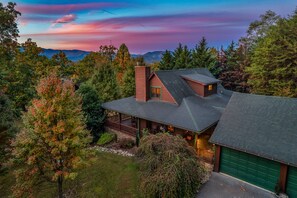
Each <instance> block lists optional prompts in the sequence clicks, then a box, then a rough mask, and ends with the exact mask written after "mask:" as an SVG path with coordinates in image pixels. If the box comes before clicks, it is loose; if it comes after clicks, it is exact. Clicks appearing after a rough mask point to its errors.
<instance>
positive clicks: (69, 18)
mask: <svg viewBox="0 0 297 198" xmlns="http://www.w3.org/2000/svg"><path fill="white" fill-rule="evenodd" d="M75 19H76V15H75V14H67V15H65V16H63V17H61V18H59V19H57V20H56V21H55V22H54V23H55V24H56V23H70V22H72V21H75Z"/></svg>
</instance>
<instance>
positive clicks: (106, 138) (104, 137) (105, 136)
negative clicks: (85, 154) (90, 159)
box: [97, 133, 116, 146]
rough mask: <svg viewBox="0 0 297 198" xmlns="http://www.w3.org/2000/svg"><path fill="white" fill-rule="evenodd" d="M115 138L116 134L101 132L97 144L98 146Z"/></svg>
mask: <svg viewBox="0 0 297 198" xmlns="http://www.w3.org/2000/svg"><path fill="white" fill-rule="evenodd" d="M115 139H116V134H113V133H103V134H102V135H101V137H100V139H99V140H98V142H97V144H99V145H100V146H102V145H104V144H108V143H110V142H112V141H113V140H115Z"/></svg>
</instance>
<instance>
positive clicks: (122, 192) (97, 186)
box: [0, 152, 141, 198]
mask: <svg viewBox="0 0 297 198" xmlns="http://www.w3.org/2000/svg"><path fill="white" fill-rule="evenodd" d="M13 183H14V178H13V176H12V174H11V172H9V173H7V174H6V175H4V176H0V192H1V193H0V194H1V196H0V197H1V198H3V197H10V196H11V190H10V188H11V186H12V185H13ZM138 184H139V173H138V171H137V166H136V164H135V162H134V160H133V158H131V157H123V156H119V155H116V154H111V153H103V152H97V153H96V159H95V161H94V162H93V163H92V165H90V166H89V167H87V168H84V169H82V170H80V171H79V175H78V177H77V178H76V179H75V180H73V181H69V182H67V183H66V184H65V188H64V191H65V192H67V194H68V197H86V198H92V197H94V198H95V197H96V198H97V197H104V198H105V197H106V198H109V197H110V198H113V197H115V198H116V197H121V198H125V197H127V198H128V197H129V198H130V197H131V198H133V197H141V196H140V192H139V191H138ZM56 191H57V189H56V184H55V183H42V184H40V185H39V186H36V187H35V197H43V198H49V197H56V195H57V193H56Z"/></svg>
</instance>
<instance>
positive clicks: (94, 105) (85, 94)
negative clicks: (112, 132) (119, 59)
mask: <svg viewBox="0 0 297 198" xmlns="http://www.w3.org/2000/svg"><path fill="white" fill-rule="evenodd" d="M78 93H79V94H81V96H82V110H83V112H84V115H85V117H86V125H87V129H88V130H89V131H91V134H92V136H93V141H92V143H96V142H97V141H98V139H99V137H100V135H101V133H102V132H104V121H105V117H106V115H105V112H104V109H103V108H102V107H101V101H100V98H99V96H98V94H97V92H96V90H95V88H94V87H93V86H92V85H90V84H89V83H84V84H82V85H81V86H80V87H79V89H78Z"/></svg>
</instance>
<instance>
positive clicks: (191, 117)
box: [102, 94, 230, 133]
mask: <svg viewBox="0 0 297 198" xmlns="http://www.w3.org/2000/svg"><path fill="white" fill-rule="evenodd" d="M229 98H230V97H229V96H227V95H223V94H215V95H212V96H210V97H207V99H206V98H202V97H198V96H190V97H187V98H184V99H183V101H182V102H181V104H180V105H175V104H171V103H168V102H161V101H154V100H150V101H147V102H137V101H136V100H135V98H134V97H129V98H123V99H119V100H114V101H111V102H107V103H104V104H103V105H102V106H103V108H105V109H108V110H112V111H116V112H120V113H123V114H127V115H131V116H134V117H138V118H142V119H146V120H150V121H154V122H158V123H162V124H166V125H172V126H175V127H177V128H181V129H185V130H189V131H193V132H198V133H200V132H203V131H204V130H206V129H207V128H209V127H210V126H212V125H214V124H216V123H217V122H218V120H219V119H220V117H221V114H222V111H221V109H223V108H225V106H226V105H227V103H228V101H229Z"/></svg>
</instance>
